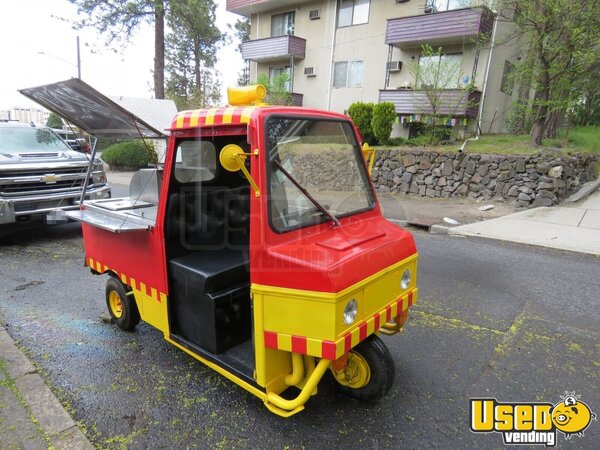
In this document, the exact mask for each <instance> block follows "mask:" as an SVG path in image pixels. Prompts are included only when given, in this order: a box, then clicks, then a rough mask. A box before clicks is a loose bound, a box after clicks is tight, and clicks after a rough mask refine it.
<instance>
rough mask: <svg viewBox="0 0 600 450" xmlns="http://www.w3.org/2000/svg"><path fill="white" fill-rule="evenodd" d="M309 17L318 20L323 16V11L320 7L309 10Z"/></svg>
mask: <svg viewBox="0 0 600 450" xmlns="http://www.w3.org/2000/svg"><path fill="white" fill-rule="evenodd" d="M308 18H309V19H310V20H317V19H320V18H321V11H320V10H318V9H311V10H310V11H309V12H308Z"/></svg>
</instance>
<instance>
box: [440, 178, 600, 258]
mask: <svg viewBox="0 0 600 450" xmlns="http://www.w3.org/2000/svg"><path fill="white" fill-rule="evenodd" d="M448 234H450V235H460V236H479V237H484V238H491V239H499V240H503V241H511V242H519V243H522V244H530V245H539V246H542V247H551V248H556V249H560V250H569V251H573V252H581V253H590V254H592V255H600V190H596V192H595V193H592V194H590V195H589V196H588V197H587V198H584V199H581V200H579V201H577V202H574V203H568V202H564V203H561V204H560V205H559V206H552V207H540V208H534V209H530V210H526V211H522V212H518V213H515V214H510V215H507V216H504V217H499V218H496V219H493V220H487V221H485V222H479V223H472V224H469V225H464V226H459V227H456V228H451V229H449V230H448Z"/></svg>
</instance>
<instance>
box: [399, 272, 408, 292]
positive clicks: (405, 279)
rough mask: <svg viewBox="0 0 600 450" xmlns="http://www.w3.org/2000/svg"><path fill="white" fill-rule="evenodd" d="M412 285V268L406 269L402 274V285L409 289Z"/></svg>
mask: <svg viewBox="0 0 600 450" xmlns="http://www.w3.org/2000/svg"><path fill="white" fill-rule="evenodd" d="M408 286H410V269H406V270H405V271H404V273H403V274H402V280H400V287H401V288H402V289H408Z"/></svg>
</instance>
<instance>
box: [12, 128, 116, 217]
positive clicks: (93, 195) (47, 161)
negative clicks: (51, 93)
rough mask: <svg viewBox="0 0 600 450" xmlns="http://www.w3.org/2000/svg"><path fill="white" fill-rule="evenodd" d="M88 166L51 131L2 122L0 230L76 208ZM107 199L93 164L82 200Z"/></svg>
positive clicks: (86, 160) (103, 179) (107, 190)
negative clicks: (4, 226) (14, 224)
mask: <svg viewBox="0 0 600 450" xmlns="http://www.w3.org/2000/svg"><path fill="white" fill-rule="evenodd" d="M88 166H89V156H88V155H86V154H84V153H79V152H76V151H74V150H72V149H71V148H70V147H69V146H68V145H67V144H66V143H65V141H63V140H62V139H60V138H59V137H58V136H57V135H56V134H55V133H54V132H53V131H51V130H50V129H49V128H47V127H41V126H35V125H33V124H32V125H30V124H25V123H21V122H15V121H5V120H0V226H1V225H6V224H11V223H15V222H23V221H28V220H29V219H31V218H32V217H34V216H36V215H42V216H45V215H46V214H47V213H49V212H51V211H53V212H54V211H65V210H70V209H78V208H79V206H78V202H79V200H80V198H81V193H82V190H83V185H84V181H85V178H86V173H87V170H88ZM110 195H111V191H110V187H109V186H108V185H107V184H106V174H105V173H104V169H103V168H102V163H101V161H100V160H95V161H94V164H93V167H92V172H91V174H90V178H89V182H88V189H87V190H86V197H85V198H86V199H100V198H110Z"/></svg>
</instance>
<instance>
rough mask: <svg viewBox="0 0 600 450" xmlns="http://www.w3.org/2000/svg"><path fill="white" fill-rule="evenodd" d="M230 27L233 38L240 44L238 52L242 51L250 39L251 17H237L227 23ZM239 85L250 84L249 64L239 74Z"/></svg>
mask: <svg viewBox="0 0 600 450" xmlns="http://www.w3.org/2000/svg"><path fill="white" fill-rule="evenodd" d="M227 26H228V27H229V30H230V32H231V33H232V35H233V38H235V39H237V40H238V41H239V44H238V48H237V50H238V52H239V53H240V54H241V53H242V44H243V43H244V42H247V41H249V40H250V18H249V17H243V18H241V19H237V20H236V22H235V23H234V24H233V26H232V25H231V24H229V25H227ZM237 83H238V86H247V85H248V84H250V69H249V67H248V65H247V64H246V65H244V68H243V69H242V71H241V72H240V74H239V75H238V81H237Z"/></svg>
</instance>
